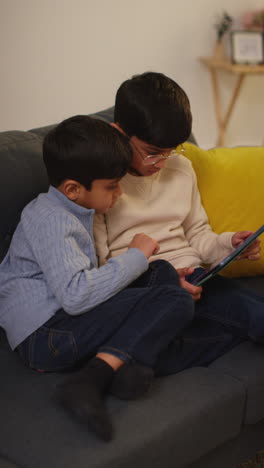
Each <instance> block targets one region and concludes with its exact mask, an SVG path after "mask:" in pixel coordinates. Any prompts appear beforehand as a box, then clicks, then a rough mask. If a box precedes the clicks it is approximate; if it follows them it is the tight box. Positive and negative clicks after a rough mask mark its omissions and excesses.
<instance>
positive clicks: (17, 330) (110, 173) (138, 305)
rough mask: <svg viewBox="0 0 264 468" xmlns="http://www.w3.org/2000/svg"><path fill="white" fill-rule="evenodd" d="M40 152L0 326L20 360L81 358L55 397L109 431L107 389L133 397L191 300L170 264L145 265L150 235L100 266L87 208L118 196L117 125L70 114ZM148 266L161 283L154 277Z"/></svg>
mask: <svg viewBox="0 0 264 468" xmlns="http://www.w3.org/2000/svg"><path fill="white" fill-rule="evenodd" d="M43 157H44V163H45V166H46V169H47V173H48V177H49V180H50V188H49V191H48V192H47V193H43V194H40V195H39V196H38V197H37V198H36V199H35V200H33V201H31V202H30V203H29V204H28V205H27V206H26V207H25V209H24V210H23V212H22V215H21V220H20V223H19V225H18V227H17V229H16V231H15V233H14V236H13V239H12V242H11V246H10V249H9V251H8V253H7V255H6V257H5V259H4V261H3V262H2V264H1V265H0V280H1V281H0V285H1V286H0V301H1V308H0V326H2V327H3V328H4V329H5V331H6V334H7V338H8V341H9V343H10V346H11V348H12V349H16V350H17V351H18V352H19V354H20V356H21V357H22V359H23V360H24V362H25V363H26V365H28V366H29V367H31V368H33V369H38V370H41V371H59V370H67V369H71V368H74V367H76V366H78V367H79V368H78V370H77V371H76V372H74V373H73V374H72V375H71V376H70V377H69V378H68V379H67V380H65V382H64V383H63V384H62V385H61V387H60V388H59V389H58V390H57V393H56V398H57V401H58V402H59V403H60V404H61V405H63V406H64V407H65V409H66V410H67V411H69V412H70V413H71V414H72V415H73V416H74V417H75V418H77V419H78V420H79V421H82V422H83V423H85V424H86V425H87V427H88V428H89V429H90V430H91V431H93V432H95V433H96V434H97V435H98V436H99V437H100V438H101V439H103V440H106V441H108V440H111V438H112V435H113V429H112V424H111V420H110V417H109V415H108V413H107V411H106V408H105V405H104V396H105V394H106V392H108V391H111V392H112V393H113V394H114V395H116V396H118V397H119V398H135V397H137V396H139V395H141V394H142V393H143V392H145V391H146V390H147V389H148V388H149V385H150V382H151V379H152V377H153V371H152V368H153V367H154V365H155V363H156V361H157V359H158V356H159V355H160V353H161V352H162V351H163V350H164V349H165V348H166V347H167V346H168V345H169V343H171V342H172V341H173V339H174V338H176V337H177V336H179V335H180V334H181V333H182V331H183V330H184V329H185V328H186V327H187V326H188V324H189V323H190V322H191V320H192V318H193V311H194V307H193V301H192V298H191V296H190V294H189V293H188V292H187V291H185V290H184V289H182V288H181V287H180V285H179V277H178V274H177V272H176V271H175V270H174V268H172V267H171V266H170V264H169V263H167V262H164V261H157V262H153V263H152V264H151V266H150V267H149V265H148V258H149V257H150V256H151V255H152V254H153V253H154V252H156V251H157V250H158V244H157V242H156V241H155V240H154V239H152V238H150V237H149V236H147V235H145V234H142V233H141V234H136V235H135V236H134V237H133V239H132V240H131V241H130V243H129V246H128V249H127V251H126V252H125V253H123V254H122V255H120V256H118V257H115V258H111V259H110V260H109V261H108V262H107V263H106V264H105V265H104V266H102V267H100V268H99V267H98V263H97V257H96V252H95V247H94V239H93V217H94V213H95V212H97V213H103V214H104V213H106V212H107V211H108V210H109V209H110V208H111V207H112V206H113V205H114V203H115V202H116V200H117V199H118V197H119V196H120V195H121V189H120V185H119V181H120V179H121V178H122V177H123V176H124V175H125V173H126V172H127V170H128V168H129V166H130V164H131V160H132V150H131V148H130V145H129V143H128V140H127V138H126V137H125V136H124V135H122V134H121V133H120V132H118V131H117V130H116V129H115V128H113V127H111V126H110V125H108V124H106V123H104V122H102V121H99V120H96V119H91V118H90V117H87V116H75V117H72V118H70V119H67V120H65V121H63V122H62V123H61V124H60V125H58V126H57V127H56V128H55V129H54V130H52V131H51V132H50V133H49V134H48V135H47V136H46V138H45V140H44V145H43ZM157 274H159V275H161V276H162V275H163V283H164V282H165V283H166V281H164V279H165V277H166V279H167V278H169V279H170V280H169V285H166V284H165V285H163V286H159V287H151V284H153V281H154V278H156V276H157ZM161 283H162V281H161ZM128 285H129V287H127V286H128Z"/></svg>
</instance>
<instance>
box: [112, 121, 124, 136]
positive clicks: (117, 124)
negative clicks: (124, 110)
mask: <svg viewBox="0 0 264 468" xmlns="http://www.w3.org/2000/svg"><path fill="white" fill-rule="evenodd" d="M110 125H111V126H112V127H114V128H116V129H117V130H118V131H119V132H120V133H123V135H125V132H124V130H123V129H122V128H121V127H120V125H119V123H118V122H112V123H111V124H110Z"/></svg>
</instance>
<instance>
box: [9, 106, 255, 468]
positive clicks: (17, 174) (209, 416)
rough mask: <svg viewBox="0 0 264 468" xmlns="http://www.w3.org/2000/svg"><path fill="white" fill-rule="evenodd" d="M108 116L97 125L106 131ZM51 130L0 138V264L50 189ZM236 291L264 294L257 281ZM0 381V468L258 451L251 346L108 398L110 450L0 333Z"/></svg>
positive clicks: (218, 467)
mask: <svg viewBox="0 0 264 468" xmlns="http://www.w3.org/2000/svg"><path fill="white" fill-rule="evenodd" d="M112 111H113V109H110V110H109V109H108V110H107V111H104V112H101V113H99V114H96V115H97V116H99V117H100V118H103V119H105V120H106V121H110V120H111V119H112V117H113V112H112ZM51 127H52V126H50V127H43V128H40V129H33V130H30V131H28V132H22V131H10V132H3V133H1V134H0V191H1V196H0V210H1V211H0V212H1V226H0V260H1V259H2V258H3V256H4V255H5V253H6V251H7V248H8V245H9V243H10V240H11V237H12V233H13V232H14V229H15V227H16V224H17V222H18V220H19V217H20V213H21V210H22V209H23V207H24V206H25V204H26V203H28V202H29V201H30V200H31V199H32V198H34V197H35V196H36V195H37V194H38V193H39V192H41V191H45V190H46V189H47V186H48V182H47V178H46V173H45V169H44V166H43V163H42V149H41V145H42V137H43V136H44V135H45V134H46V133H47V131H48V130H49V129H50V128H51ZM237 281H241V282H242V283H243V284H245V286H247V287H250V288H252V289H255V290H257V291H259V292H260V293H262V294H264V277H256V278H247V279H241V280H237ZM0 306H1V305H0ZM0 375H1V384H0V414H1V437H0V467H1V468H8V467H9V468H11V467H12V466H13V467H21V468H47V467H49V468H134V467H135V466H137V467H138V468H143V467H144V468H164V467H166V468H181V467H189V468H206V467H208V468H209V467H210V468H229V467H230V468H231V467H235V466H236V465H237V464H238V463H240V462H241V461H243V460H245V459H247V458H248V457H249V456H253V455H254V454H255V452H256V451H257V450H260V449H263V448H264V348H262V347H257V346H254V345H253V344H251V343H242V344H240V345H239V346H237V347H236V348H234V349H233V350H232V351H230V352H229V353H227V354H226V355H224V356H223V357H221V358H220V359H218V360H216V361H215V362H214V363H212V364H211V365H210V366H209V367H207V368H203V367H196V368H192V369H188V370H186V371H184V372H180V373H178V374H176V375H172V376H169V377H165V378H163V379H157V380H156V382H155V384H154V386H153V389H152V391H151V393H150V394H148V395H147V396H146V397H144V398H142V399H139V400H138V401H132V402H124V401H118V400H116V399H114V398H110V397H109V399H108V401H107V404H108V405H109V410H110V412H111V414H112V417H113V420H114V426H115V439H114V441H113V442H111V443H110V444H104V443H103V442H100V441H98V440H97V439H95V437H93V435H90V434H89V433H88V432H87V431H86V430H85V429H84V428H83V427H81V426H79V425H78V424H77V423H76V422H74V421H72V420H71V419H70V418H69V417H68V415H67V414H66V413H64V411H63V410H61V409H60V408H58V407H57V406H56V404H55V403H54V402H53V400H52V395H53V392H54V389H55V387H56V385H57V384H58V383H59V382H61V380H62V379H64V378H65V375H63V374H49V373H47V374H40V373H37V372H34V371H32V370H30V369H27V368H25V367H24V366H23V364H22V362H21V361H20V359H19V357H18V355H17V353H16V352H11V350H10V348H9V346H8V344H7V341H6V338H5V334H4V332H3V330H0Z"/></svg>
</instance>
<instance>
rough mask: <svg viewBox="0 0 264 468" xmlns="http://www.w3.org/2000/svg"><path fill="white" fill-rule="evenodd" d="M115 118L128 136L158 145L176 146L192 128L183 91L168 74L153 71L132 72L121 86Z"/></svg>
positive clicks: (189, 111) (186, 137) (118, 92)
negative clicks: (136, 73) (131, 75)
mask: <svg viewBox="0 0 264 468" xmlns="http://www.w3.org/2000/svg"><path fill="white" fill-rule="evenodd" d="M114 118H115V122H116V123H118V124H119V125H120V127H121V128H122V129H123V130H124V132H125V133H126V134H127V135H128V136H129V137H131V136H136V137H138V138H140V139H141V140H143V141H145V142H147V143H149V144H151V145H155V146H157V147H160V148H172V147H173V146H178V145H179V144H181V143H183V142H184V141H186V140H187V139H188V137H189V135H190V133H191V129H192V114H191V109H190V102H189V99H188V97H187V95H186V93H185V92H184V90H183V89H182V88H181V87H180V86H179V85H178V84H177V83H176V82H175V81H173V80H172V79H171V78H168V77H167V76H165V75H163V74H162V73H155V72H146V73H143V74H141V75H135V76H133V77H132V78H131V79H129V80H126V81H125V82H124V83H123V84H122V85H121V86H120V88H119V89H118V91H117V94H116V102H115V115H114Z"/></svg>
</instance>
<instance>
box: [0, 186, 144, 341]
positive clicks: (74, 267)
mask: <svg viewBox="0 0 264 468" xmlns="http://www.w3.org/2000/svg"><path fill="white" fill-rule="evenodd" d="M93 217H94V210H92V209H91V210H88V209H86V208H84V207H82V206H79V205H77V204H76V203H74V202H72V201H71V200H69V199H68V198H67V197H65V196H64V195H63V194H62V193H61V192H59V191H58V190H57V189H55V188H54V187H50V189H49V191H48V193H43V194H40V195H39V196H38V197H37V198H36V199H35V200H33V201H32V202H30V203H29V204H28V205H27V206H26V207H25V208H24V210H23V212H22V215H21V220H20V222H19V224H18V226H17V229H16V231H15V233H14V236H13V239H12V242H11V245H10V248H9V251H8V253H7V255H6V257H5V258H4V260H3V262H2V263H1V265H0V326H2V327H3V328H4V329H5V331H6V334H7V338H8V341H9V344H10V346H11V348H12V349H14V348H16V346H18V345H19V343H21V342H22V341H23V340H24V339H25V338H27V337H28V336H29V335H30V334H31V333H33V332H34V331H35V330H37V329H38V328H39V327H40V326H42V325H43V324H44V323H45V322H47V320H49V318H50V317H52V315H54V313H55V312H56V311H57V310H58V309H60V308H63V309H64V310H65V311H66V312H67V313H68V314H70V315H78V314H82V313H84V312H87V311H89V310H90V309H92V308H94V307H96V306H97V305H99V304H100V303H101V302H104V301H106V300H107V299H109V298H110V297H111V296H113V295H114V294H116V293H118V292H119V291H120V290H122V289H123V288H124V287H126V286H127V285H128V284H129V283H131V282H132V281H133V280H134V279H136V278H137V277H138V276H139V275H140V274H141V273H143V272H144V271H146V270H147V268H148V261H147V259H146V257H145V255H144V254H143V253H142V252H141V251H140V250H138V249H134V248H133V249H128V250H127V252H125V253H124V254H122V255H120V256H119V257H115V258H111V259H110V260H109V261H108V262H107V263H106V264H105V265H104V266H102V267H100V268H98V265H97V257H96V252H95V247H94V239H93Z"/></svg>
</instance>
